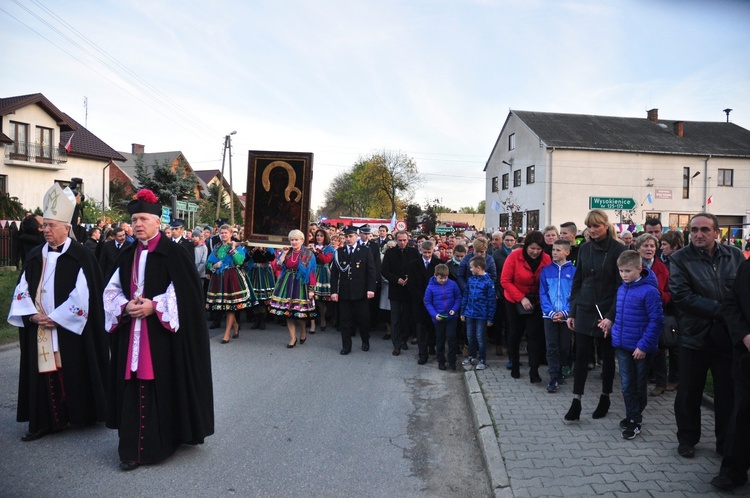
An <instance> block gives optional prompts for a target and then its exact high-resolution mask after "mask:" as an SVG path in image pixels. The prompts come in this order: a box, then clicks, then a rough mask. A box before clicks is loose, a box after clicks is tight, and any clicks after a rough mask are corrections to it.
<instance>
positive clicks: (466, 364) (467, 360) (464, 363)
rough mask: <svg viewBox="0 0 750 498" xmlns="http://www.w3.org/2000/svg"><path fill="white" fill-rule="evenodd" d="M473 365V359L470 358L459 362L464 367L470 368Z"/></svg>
mask: <svg viewBox="0 0 750 498" xmlns="http://www.w3.org/2000/svg"><path fill="white" fill-rule="evenodd" d="M473 364H474V358H472V357H471V356H469V357H468V358H466V359H465V360H464V361H462V362H461V365H463V366H465V367H470V366H471V365H473Z"/></svg>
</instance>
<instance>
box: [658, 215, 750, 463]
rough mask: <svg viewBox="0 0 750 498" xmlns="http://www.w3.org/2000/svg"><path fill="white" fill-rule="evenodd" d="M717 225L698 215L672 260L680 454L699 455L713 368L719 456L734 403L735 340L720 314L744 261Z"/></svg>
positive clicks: (676, 408)
mask: <svg viewBox="0 0 750 498" xmlns="http://www.w3.org/2000/svg"><path fill="white" fill-rule="evenodd" d="M719 236H720V230H719V220H718V219H717V218H716V216H714V215H713V214H711V213H698V214H696V215H695V216H693V218H692V219H691V220H690V244H688V245H687V246H686V247H685V248H684V249H681V250H679V251H677V252H676V253H674V254H673V255H672V262H671V265H670V276H669V288H670V289H671V292H672V300H673V302H674V304H675V306H676V308H677V313H678V315H677V322H678V324H679V330H680V343H679V346H680V377H679V380H680V383H679V387H678V388H677V396H676V397H675V402H674V412H675V419H676V422H677V441H678V448H677V452H678V453H679V454H680V456H683V457H685V458H692V457H693V456H694V455H695V445H696V444H698V442H699V441H700V438H701V402H702V400H703V388H704V387H705V385H706V373H707V371H708V370H709V369H710V370H711V373H712V375H713V382H714V413H715V422H716V426H715V432H716V452H717V453H718V454H722V453H723V451H724V443H725V440H726V429H727V424H728V422H729V417H730V415H731V411H732V406H733V404H734V392H733V384H732V339H731V336H730V334H729V329H728V327H727V323H726V321H725V319H724V314H723V312H722V303H723V302H724V301H725V300H726V298H727V297H728V296H729V295H730V293H731V287H732V282H733V281H734V278H735V275H736V273H737V269H738V267H739V265H740V263H741V262H742V261H743V260H744V257H743V256H742V253H741V252H740V251H739V250H738V249H737V248H735V247H731V246H725V245H721V244H719V243H717V240H718V238H719Z"/></svg>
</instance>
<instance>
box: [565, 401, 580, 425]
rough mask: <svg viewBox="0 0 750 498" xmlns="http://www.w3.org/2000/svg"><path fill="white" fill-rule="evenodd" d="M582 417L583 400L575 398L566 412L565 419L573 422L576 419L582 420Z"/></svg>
mask: <svg viewBox="0 0 750 498" xmlns="http://www.w3.org/2000/svg"><path fill="white" fill-rule="evenodd" d="M580 418H581V400H580V399H578V398H573V403H571V405H570V410H568V413H566V414H565V420H567V421H568V422H573V421H576V420H580Z"/></svg>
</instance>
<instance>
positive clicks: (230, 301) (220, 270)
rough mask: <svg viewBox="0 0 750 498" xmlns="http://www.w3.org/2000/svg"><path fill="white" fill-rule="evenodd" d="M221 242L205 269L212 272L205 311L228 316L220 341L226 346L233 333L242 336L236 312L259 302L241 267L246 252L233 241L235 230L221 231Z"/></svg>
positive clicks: (224, 228) (223, 228)
mask: <svg viewBox="0 0 750 498" xmlns="http://www.w3.org/2000/svg"><path fill="white" fill-rule="evenodd" d="M219 238H221V245H219V246H216V247H215V248H214V250H213V252H212V253H211V254H210V255H209V256H208V260H207V261H206V267H208V269H209V270H211V271H212V273H211V283H210V285H209V287H208V296H207V297H206V307H207V308H208V309H209V310H211V311H224V312H226V316H227V327H226V330H225V331H224V338H223V339H222V340H221V343H222V344H226V343H228V342H229V334H230V333H231V332H232V330H234V334H233V335H232V337H234V338H235V339H237V338H238V337H239V336H240V323H239V321H237V314H236V313H235V312H238V311H240V310H243V309H246V308H252V307H253V306H255V305H256V304H257V303H258V300H257V299H256V298H255V293H253V289H252V287H250V286H249V285H248V281H247V277H246V276H245V269H244V268H243V267H242V264H243V263H244V262H245V248H244V247H242V246H241V245H239V243H238V242H236V241H234V240H232V228H231V227H230V226H229V225H222V226H221V228H219Z"/></svg>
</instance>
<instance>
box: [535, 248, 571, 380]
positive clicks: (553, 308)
mask: <svg viewBox="0 0 750 498" xmlns="http://www.w3.org/2000/svg"><path fill="white" fill-rule="evenodd" d="M569 254H570V242H568V241H566V240H562V239H558V240H556V241H555V242H554V243H553V244H552V264H551V265H548V266H545V267H544V268H542V272H541V274H540V275H539V300H540V302H541V305H542V316H543V318H544V337H545V339H546V341H547V372H548V373H549V384H548V385H547V392H548V393H554V392H557V389H558V387H559V385H560V384H561V383H562V382H563V375H562V362H567V361H568V357H569V356H570V340H571V337H570V336H571V334H572V331H571V330H570V329H569V328H568V324H567V323H566V320H567V319H568V315H569V314H570V290H571V289H572V288H573V275H575V273H576V267H575V265H573V263H572V262H571V261H568V259H567V258H568V255H569Z"/></svg>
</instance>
